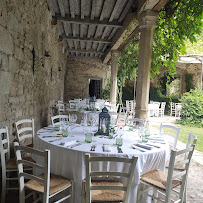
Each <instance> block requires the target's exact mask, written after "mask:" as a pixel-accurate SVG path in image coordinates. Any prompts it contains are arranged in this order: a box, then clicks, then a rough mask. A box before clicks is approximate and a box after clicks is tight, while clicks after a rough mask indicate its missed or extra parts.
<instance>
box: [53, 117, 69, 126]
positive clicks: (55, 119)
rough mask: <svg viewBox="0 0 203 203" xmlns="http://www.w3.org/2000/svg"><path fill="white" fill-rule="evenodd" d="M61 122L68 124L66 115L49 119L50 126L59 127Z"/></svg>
mask: <svg viewBox="0 0 203 203" xmlns="http://www.w3.org/2000/svg"><path fill="white" fill-rule="evenodd" d="M61 121H65V122H68V115H57V116H52V117H51V122H52V125H53V126H54V125H60V122H61Z"/></svg>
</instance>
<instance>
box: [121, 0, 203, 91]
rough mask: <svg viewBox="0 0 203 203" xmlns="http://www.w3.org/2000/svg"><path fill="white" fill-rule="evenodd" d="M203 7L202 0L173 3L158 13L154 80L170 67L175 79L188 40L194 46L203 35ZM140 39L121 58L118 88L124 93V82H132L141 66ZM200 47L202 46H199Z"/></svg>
mask: <svg viewBox="0 0 203 203" xmlns="http://www.w3.org/2000/svg"><path fill="white" fill-rule="evenodd" d="M202 10H203V4H202V2H201V0H182V1H179V2H177V0H171V1H169V3H168V4H167V5H166V6H165V8H164V9H163V10H162V11H161V12H160V13H159V16H158V19H157V23H156V26H155V29H154V35H153V47H152V62H151V77H152V75H153V73H154V74H159V73H160V70H159V69H160V67H162V66H165V67H167V68H168V72H169V74H168V76H167V77H168V79H169V80H170V77H174V74H175V71H176V62H177V61H178V56H179V55H180V54H186V47H185V41H186V40H187V42H188V41H190V42H191V43H195V42H196V41H197V40H196V38H197V37H198V35H200V34H201V35H202V17H203V13H202ZM138 39H139V35H138V36H136V37H135V38H134V39H133V40H132V41H131V42H130V43H129V44H128V45H127V46H126V48H125V49H124V50H123V51H122V52H121V54H120V57H119V71H118V86H119V88H120V92H121V93H122V87H124V86H125V80H127V79H128V80H132V79H133V78H134V76H135V73H136V70H137V66H138V50H139V47H138ZM200 46H201V45H200Z"/></svg>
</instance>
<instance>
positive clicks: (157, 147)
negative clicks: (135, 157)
mask: <svg viewBox="0 0 203 203" xmlns="http://www.w3.org/2000/svg"><path fill="white" fill-rule="evenodd" d="M146 145H149V146H153V147H156V148H161V147H159V146H157V145H153V144H148V143H147V144H146Z"/></svg>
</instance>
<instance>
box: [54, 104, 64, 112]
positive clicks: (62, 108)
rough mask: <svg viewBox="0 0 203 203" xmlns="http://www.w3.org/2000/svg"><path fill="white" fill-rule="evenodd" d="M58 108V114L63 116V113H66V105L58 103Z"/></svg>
mask: <svg viewBox="0 0 203 203" xmlns="http://www.w3.org/2000/svg"><path fill="white" fill-rule="evenodd" d="M56 107H57V108H58V113H59V114H62V113H64V112H65V105H64V104H62V103H58V104H57V105H56Z"/></svg>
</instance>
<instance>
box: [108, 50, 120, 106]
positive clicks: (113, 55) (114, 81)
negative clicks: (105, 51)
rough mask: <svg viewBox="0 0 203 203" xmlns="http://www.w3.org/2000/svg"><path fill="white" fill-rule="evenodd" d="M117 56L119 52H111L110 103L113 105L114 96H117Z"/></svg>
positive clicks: (114, 101)
mask: <svg viewBox="0 0 203 203" xmlns="http://www.w3.org/2000/svg"><path fill="white" fill-rule="evenodd" d="M118 54H119V52H118V51H116V50H113V51H112V52H111V89H110V102H111V103H114V104H116V95H117V73H118Z"/></svg>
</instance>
